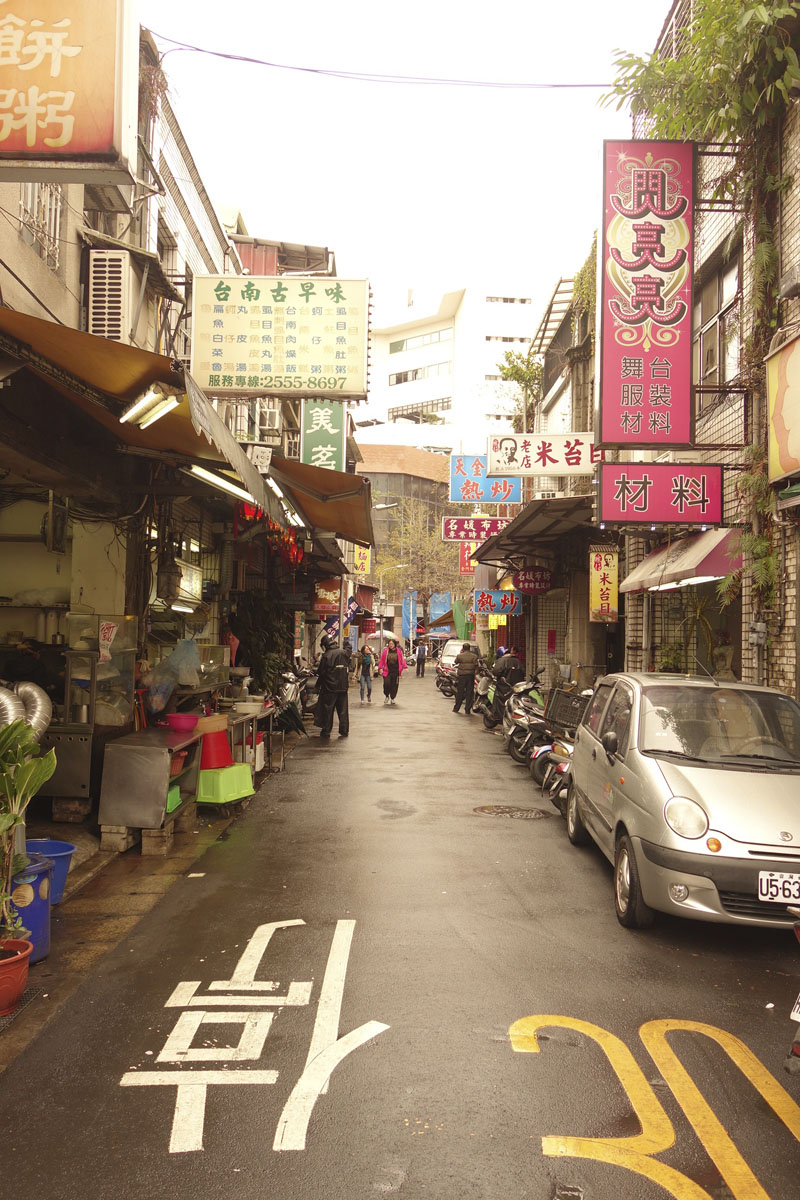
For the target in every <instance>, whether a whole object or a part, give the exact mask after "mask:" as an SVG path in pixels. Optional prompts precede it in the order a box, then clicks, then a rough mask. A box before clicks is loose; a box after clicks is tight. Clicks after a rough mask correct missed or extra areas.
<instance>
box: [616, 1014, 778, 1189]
mask: <svg viewBox="0 0 800 1200" xmlns="http://www.w3.org/2000/svg"><path fill="white" fill-rule="evenodd" d="M675 1030H681V1031H685V1032H690V1033H699V1034H702V1035H703V1036H704V1037H708V1038H711V1039H712V1040H713V1041H715V1042H717V1043H718V1045H720V1046H721V1047H722V1049H723V1050H724V1051H725V1053H726V1054H727V1055H728V1057H729V1058H730V1059H731V1060H732V1061H733V1062H734V1063H735V1064H736V1066H737V1067H738V1068H739V1070H740V1071H741V1072H742V1074H743V1075H744V1076H745V1078H746V1079H748V1080H749V1081H750V1083H752V1085H753V1087H754V1088H755V1089H756V1091H758V1092H759V1093H760V1094H761V1096H762V1097H763V1098H764V1100H766V1102H767V1104H768V1105H769V1106H770V1108H771V1109H772V1110H773V1112H774V1113H775V1114H776V1115H777V1116H778V1117H779V1118H780V1120H781V1121H783V1123H784V1125H785V1126H786V1128H787V1129H788V1130H789V1132H790V1133H792V1134H793V1135H794V1137H795V1138H797V1140H798V1141H800V1108H798V1106H797V1105H796V1104H795V1102H794V1100H792V1098H791V1096H790V1095H789V1094H788V1092H786V1091H785V1090H784V1088H782V1087H781V1085H780V1084H779V1083H778V1081H777V1080H776V1079H775V1077H774V1076H773V1075H771V1074H770V1072H769V1071H768V1070H767V1069H766V1067H765V1066H764V1065H763V1063H762V1062H761V1061H760V1060H759V1059H758V1058H756V1056H755V1055H754V1054H753V1052H752V1051H751V1050H750V1049H748V1047H747V1046H745V1044H744V1042H741V1041H739V1039H738V1038H737V1037H734V1036H733V1034H732V1033H726V1032H725V1031H724V1030H722V1029H716V1028H715V1027H714V1026H713V1025H703V1024H701V1023H700V1022H698V1021H675V1020H662V1021H648V1022H647V1024H646V1025H643V1026H642V1027H641V1029H640V1030H639V1034H640V1036H641V1039H642V1041H643V1042H644V1044H645V1046H646V1047H647V1051H648V1053H649V1054H650V1056H651V1057H652V1059H653V1061H654V1062H655V1064H656V1066H657V1067H658V1069H659V1071H660V1072H661V1074H662V1075H663V1077H664V1079H666V1081H667V1083H668V1084H669V1087H670V1089H671V1090H672V1092H673V1094H674V1096H675V1099H676V1100H677V1101H678V1103H679V1104H680V1106H681V1108H682V1109H683V1111H684V1112H685V1113H686V1117H687V1119H688V1120H689V1122H690V1123H691V1125H692V1128H693V1129H694V1131H695V1133H696V1134H697V1136H698V1138H699V1139H700V1141H701V1142H702V1143H703V1145H704V1147H705V1148H706V1150H707V1151H708V1154H709V1155H710V1157H711V1158H712V1159H713V1161H714V1162H715V1163H716V1165H717V1168H718V1169H719V1172H720V1174H721V1175H722V1176H723V1178H724V1180H725V1182H726V1183H727V1185H728V1187H729V1188H730V1190H731V1192H732V1193H733V1195H734V1196H735V1197H736V1200H769V1197H768V1196H767V1193H766V1192H765V1191H764V1189H763V1188H762V1186H761V1184H760V1183H759V1182H758V1180H757V1179H756V1177H755V1175H754V1174H753V1172H752V1171H751V1170H750V1168H749V1166H748V1165H747V1163H746V1162H745V1161H744V1159H743V1158H742V1156H741V1155H740V1154H739V1151H738V1150H737V1149H736V1146H735V1145H734V1143H733V1141H732V1140H731V1138H730V1137H729V1135H728V1133H727V1132H726V1130H725V1129H724V1128H723V1126H722V1125H721V1124H720V1122H719V1120H718V1119H717V1117H716V1115H715V1114H714V1112H713V1111H712V1109H711V1107H710V1106H709V1104H708V1103H707V1101H706V1100H705V1098H704V1097H703V1096H702V1094H701V1093H700V1091H699V1090H698V1088H697V1086H696V1084H695V1083H694V1080H693V1079H692V1078H691V1077H690V1075H689V1073H688V1072H687V1070H686V1069H685V1067H684V1066H683V1065H682V1063H681V1062H680V1061H679V1060H678V1058H677V1056H676V1054H675V1053H674V1051H673V1050H672V1048H671V1047H670V1046H669V1044H668V1043H667V1034H668V1033H672V1032H674V1031H675Z"/></svg>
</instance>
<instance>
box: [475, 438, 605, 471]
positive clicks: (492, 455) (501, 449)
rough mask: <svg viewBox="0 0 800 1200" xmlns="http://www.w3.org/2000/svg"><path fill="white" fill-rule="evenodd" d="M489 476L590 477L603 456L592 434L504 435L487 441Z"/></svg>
mask: <svg viewBox="0 0 800 1200" xmlns="http://www.w3.org/2000/svg"><path fill="white" fill-rule="evenodd" d="M487 457H488V470H489V474H490V475H502V474H503V473H504V472H506V471H508V472H510V473H511V474H513V475H591V474H593V472H594V464H595V463H597V462H601V461H602V459H603V457H604V456H603V452H602V451H601V450H595V448H594V434H593V433H506V434H502V435H501V436H498V437H490V438H489V453H488V456H487Z"/></svg>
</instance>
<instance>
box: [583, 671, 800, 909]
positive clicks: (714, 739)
mask: <svg viewBox="0 0 800 1200" xmlns="http://www.w3.org/2000/svg"><path fill="white" fill-rule="evenodd" d="M566 815H567V835H568V837H569V840H570V841H571V842H572V843H573V845H578V844H580V843H582V842H585V841H587V840H588V838H589V837H591V838H592V839H593V840H594V841H595V842H596V843H597V845H598V846H599V847H600V849H601V850H602V852H603V854H605V856H606V858H607V859H608V860H609V861H610V862H611V863H612V864H613V866H614V900H615V906H616V911H617V917H618V918H619V920H620V922H621V923H622V924H623V925H626V926H629V927H634V928H641V927H643V926H646V925H649V924H650V923H651V922H652V920H653V910H658V911H660V912H666V913H672V914H673V915H674V916H680V917H690V918H693V919H694V920H703V921H723V922H727V923H730V924H737V925H753V926H761V927H772V926H776V927H777V926H787V925H791V924H792V923H793V920H794V918H793V917H792V915H791V914H790V913H789V912H787V907H786V906H787V905H788V904H795V905H796V904H798V903H800V705H798V704H797V703H796V702H795V701H794V700H792V699H790V698H789V697H788V696H785V695H783V694H782V693H781V692H778V691H775V690H774V689H772V688H765V687H755V686H751V685H749V684H741V683H727V682H725V683H717V682H715V681H714V680H713V679H711V678H705V679H703V678H693V677H692V678H690V677H686V676H682V675H681V676H679V675H661V674H644V673H643V674H627V673H625V674H615V675H607V676H605V677H604V678H603V679H601V680H600V681H599V682H598V684H597V686H596V688H595V691H594V695H593V696H592V699H591V701H590V702H589V704H588V706H587V709H586V712H585V714H584V718H583V721H582V722H581V724H580V725H579V727H578V731H577V735H576V739H575V751H574V754H573V756H572V775H571V780H570V785H569V792H568V796H567V814H566Z"/></svg>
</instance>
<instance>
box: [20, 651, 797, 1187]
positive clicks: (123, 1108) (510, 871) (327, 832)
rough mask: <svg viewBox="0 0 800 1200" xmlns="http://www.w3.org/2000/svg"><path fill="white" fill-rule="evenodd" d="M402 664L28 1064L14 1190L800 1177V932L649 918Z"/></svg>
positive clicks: (672, 1183) (196, 875) (353, 694)
mask: <svg viewBox="0 0 800 1200" xmlns="http://www.w3.org/2000/svg"><path fill="white" fill-rule="evenodd" d="M379 683H380V681H376V687H375V691H374V693H373V702H372V704H371V705H364V706H363V707H362V706H361V705H360V704H359V701H358V692H357V690H356V689H354V688H351V690H350V711H351V733H350V736H349V738H348V739H347V740H344V739H339V738H337V735H336V732H335V727H334V734H333V736H332V738H331V740H330V742H329V743H325V742H320V741H318V740H317V739H316V738H312V739H311V740H309V741H305V740H302V741H301V742H300V743H299V744H298V745H297V747H296V748H295V750H294V752H293V753H292V755H291V757H290V758H289V759H288V762H287V766H286V769H285V771H284V772H283V773H281V774H278V775H274V776H273V777H272V778H270V779H268V781H267V782H266V784H265V786H264V787H263V788H262V790H261V791H260V793H259V794H258V795H257V797H256V798H255V799H254V801H253V803H252V804H251V806H250V807H249V809H248V810H247V811H246V812H245V813H244V814H243V815H242V816H241V817H240V818H239V819H238V820H236V821H235V822H234V823H233V824H232V825H230V826H229V827H228V828H227V829H226V830H225V832H224V833H223V835H222V837H221V838H220V840H219V841H218V842H216V843H215V844H214V845H212V846H210V848H209V849H208V850H207V852H206V853H205V855H204V856H203V857H201V858H200V859H199V860H198V861H197V862H195V863H194V864H192V865H191V866H190V868H189V869H188V871H187V872H186V874H185V875H184V876H182V877H181V878H180V879H179V880H178V881H177V882H176V883H175V884H174V886H172V887H171V889H170V890H169V891H168V892H167V893H166V895H165V896H164V897H163V899H162V900H161V901H160V902H159V903H158V904H157V905H156V906H155V908H153V909H152V911H150V912H149V913H148V914H147V915H146V916H144V917H143V919H142V920H141V921H140V922H139V923H138V924H137V925H136V927H135V928H134V929H133V930H132V932H131V933H130V934H128V936H127V937H126V938H124V940H122V941H121V942H120V944H119V945H118V946H117V947H116V948H115V949H114V950H112V951H111V952H110V953H109V954H108V955H106V957H104V958H103V959H101V960H100V962H99V963H98V964H97V965H96V966H95V967H94V968H93V969H91V970H90V971H89V972H88V973H87V976H86V978H85V981H84V982H83V984H82V985H81V987H80V988H79V989H78V990H77V992H76V993H75V994H74V995H73V996H72V997H71V999H70V1000H69V1001H68V1002H67V1003H66V1004H65V1005H64V1006H63V1008H62V1009H61V1011H60V1012H59V1013H58V1014H57V1015H56V1016H55V1017H54V1019H53V1020H52V1021H51V1022H50V1023H49V1024H48V1025H47V1026H46V1028H45V1029H44V1030H43V1032H42V1033H41V1034H40V1035H39V1037H38V1038H37V1039H36V1040H35V1041H34V1042H33V1043H32V1044H31V1045H30V1046H29V1047H28V1049H27V1050H25V1051H24V1052H23V1053H22V1054H21V1055H20V1056H19V1057H18V1058H17V1059H16V1061H14V1062H13V1063H12V1065H11V1066H10V1067H9V1068H8V1069H7V1071H6V1072H4V1074H3V1076H2V1084H3V1086H2V1089H0V1123H2V1128H3V1130H4V1147H5V1162H4V1171H3V1174H4V1177H5V1178H6V1179H7V1180H8V1181H9V1184H10V1181H11V1180H13V1186H14V1194H15V1195H22V1194H25V1193H26V1192H27V1191H31V1190H34V1189H35V1190H36V1191H37V1192H40V1190H41V1181H42V1176H43V1170H44V1167H45V1163H46V1167H47V1174H48V1177H49V1183H48V1191H47V1194H48V1195H50V1196H53V1197H56V1196H57V1197H58V1198H59V1200H73V1198H75V1200H77V1198H78V1197H80V1198H81V1200H84V1198H85V1197H92V1198H93V1200H101V1198H103V1200H104V1198H106V1197H108V1198H111V1197H114V1198H115V1200H128V1198H129V1197H130V1198H133V1197H137V1198H138V1197H142V1196H152V1197H162V1196H164V1197H166V1196H170V1197H172V1198H174V1200H183V1198H184V1197H185V1198H187V1200H188V1198H189V1197H192V1198H194V1197H201V1196H202V1197H203V1198H204V1200H205V1198H210V1197H227V1196H233V1195H235V1196H237V1197H239V1198H242V1200H251V1198H252V1200H255V1198H256V1197H258V1198H259V1200H262V1198H264V1197H272V1196H274V1197H280V1198H281V1200H316V1198H322V1197H326V1198H330V1197H337V1198H341V1200H362V1198H363V1200H365V1198H367V1197H373V1196H380V1195H399V1196H402V1197H408V1198H414V1200H416V1198H421V1197H433V1198H436V1200H473V1198H474V1200H510V1198H512V1197H513V1198H517V1197H535V1198H537V1200H566V1198H567V1197H570V1198H574V1197H585V1198H586V1200H589V1198H594V1200H607V1198H611V1197H615V1198H616V1197H619V1198H621V1200H635V1198H636V1200H638V1198H649V1197H660V1196H664V1195H669V1194H672V1195H674V1196H678V1197H681V1198H682V1200H683V1198H690V1200H698V1198H701V1197H713V1198H717V1197H723V1196H725V1197H734V1198H735V1200H745V1198H750V1197H768V1198H770V1200H791V1198H792V1197H796V1195H797V1177H798V1174H797V1167H798V1159H799V1156H798V1149H799V1147H798V1140H800V1110H798V1108H797V1103H798V1101H800V1081H798V1079H796V1078H795V1079H793V1080H790V1079H789V1077H788V1076H785V1075H784V1073H783V1070H782V1061H783V1057H784V1053H785V1051H786V1049H787V1047H788V1042H789V1040H790V1037H791V1032H792V1026H791V1024H790V1022H789V1019H788V1014H789V1010H790V1008H791V1006H792V1003H793V1001H794V998H795V996H796V994H797V990H798V986H799V983H798V981H799V980H800V953H798V947H797V946H796V944H795V942H794V939H793V938H792V936H791V934H790V933H789V932H787V933H779V934H778V933H772V932H764V931H759V930H754V931H748V930H741V929H730V928H727V927H720V926H716V927H715V926H711V925H703V924H694V923H691V922H684V923H679V922H677V921H672V920H668V919H666V918H664V919H662V920H660V921H659V922H658V923H657V924H656V925H655V927H654V928H653V929H652V930H651V931H648V932H646V933H631V932H627V931H625V930H624V929H622V928H621V927H620V926H619V925H618V923H617V920H616V917H615V915H614V907H613V898H612V883H611V871H610V868H609V867H608V866H607V865H606V863H605V860H603V859H602V858H601V856H600V855H599V853H598V852H596V851H594V850H592V849H581V850H578V849H575V848H573V847H571V846H570V844H569V842H568V841H567V838H566V835H565V831H564V824H563V821H562V820H561V818H560V817H559V816H558V815H557V814H556V813H555V811H554V810H552V809H550V807H549V804H548V802H547V801H545V800H542V799H541V797H540V796H539V794H538V793H537V792H536V791H534V789H533V788H532V785H531V783H530V781H529V777H528V774H527V772H526V771H524V770H523V769H522V768H519V767H517V766H515V765H514V764H513V763H512V762H511V760H510V758H509V757H508V755H507V754H505V753H504V751H503V747H502V741H501V739H500V738H499V737H498V736H496V735H494V734H492V733H490V732H487V731H485V730H484V728H483V725H482V721H481V720H480V718H478V717H475V716H473V717H467V716H465V715H463V714H458V715H454V714H453V713H452V712H451V702H450V701H448V700H446V699H445V698H443V697H442V696H440V695H439V693H438V692H437V691H436V689H435V687H434V682H433V672H432V671H431V670H429V671H428V675H427V677H426V678H425V679H416V678H414V677H412V675H411V673H409V674H408V675H406V676H405V677H404V678H403V680H402V682H401V685H400V691H399V695H398V702H397V704H396V706H394V707H386V706H384V704H383V697H382V695H381V694H380V690H379V686H378V685H379ZM491 806H504V807H505V808H507V809H508V810H510V814H511V815H508V814H506V815H501V814H500V813H499V812H497V811H495V812H494V813H492V812H486V811H481V810H482V809H484V810H485V809H487V808H491ZM129 853H132V854H136V853H138V851H136V850H133V851H130V852H129ZM773 1006H774V1007H773ZM526 1018H527V1019H528V1020H527V1021H526ZM664 1020H672V1021H677V1022H683V1023H686V1024H688V1025H689V1027H688V1028H681V1029H679V1030H677V1031H675V1032H671V1033H669V1034H668V1035H667V1034H665V1031H664V1028H663V1026H659V1025H658V1024H653V1023H657V1022H660V1021H664ZM648 1023H650V1024H649V1025H648V1027H647V1028H646V1029H643V1026H645V1025H646V1024H648ZM700 1027H712V1028H710V1029H709V1028H700ZM537 1030H540V1031H541V1032H540V1034H539V1036H538V1038H537V1036H536V1031H537ZM736 1039H739V1040H736ZM741 1043H743V1044H744V1047H746V1048H747V1049H748V1050H749V1051H751V1052H752V1055H754V1056H755V1059H758V1060H760V1063H761V1064H763V1067H764V1068H766V1074H763V1073H762V1074H760V1075H759V1074H758V1064H757V1063H756V1062H755V1059H753V1058H751V1057H748V1055H747V1054H746V1052H745V1051H744V1050H743V1048H742V1045H741ZM537 1050H538V1052H536V1051H537ZM673 1056H674V1057H673ZM678 1059H680V1063H681V1064H682V1065H683V1067H685V1069H686V1072H688V1076H689V1077H691V1079H689V1078H687V1077H685V1076H683V1077H682V1076H681V1074H680V1069H679V1066H678V1061H677V1060H678ZM748 1077H749V1078H748ZM770 1077H772V1078H770ZM691 1081H693V1082H694V1084H695V1085H696V1087H697V1088H698V1089H699V1091H700V1093H702V1096H703V1097H705V1100H706V1102H707V1105H708V1109H704V1106H703V1102H702V1099H701V1097H700V1096H698V1095H697V1094H695V1093H694V1091H693V1089H692V1086H691ZM756 1082H758V1084H759V1086H760V1088H761V1090H762V1095H759V1093H758V1091H756V1089H755V1087H754V1084H755V1083H756ZM234 1085H239V1086H234ZM784 1085H785V1089H786V1090H785V1091H784ZM673 1088H674V1089H675V1090H673ZM790 1097H791V1098H790ZM637 1114H638V1117H639V1119H638V1120H637ZM640 1122H641V1124H640ZM726 1135H727V1136H726ZM729 1139H730V1140H729ZM756 1181H757V1182H756ZM9 1184H7V1187H9ZM759 1185H760V1186H759ZM7 1194H9V1195H10V1188H9V1190H8V1193H7Z"/></svg>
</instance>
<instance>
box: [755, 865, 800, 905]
mask: <svg viewBox="0 0 800 1200" xmlns="http://www.w3.org/2000/svg"><path fill="white" fill-rule="evenodd" d="M758 898H759V900H766V901H767V902H768V903H771V904H791V903H792V901H793V900H800V875H793V874H790V872H788V871H759V872H758Z"/></svg>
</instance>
